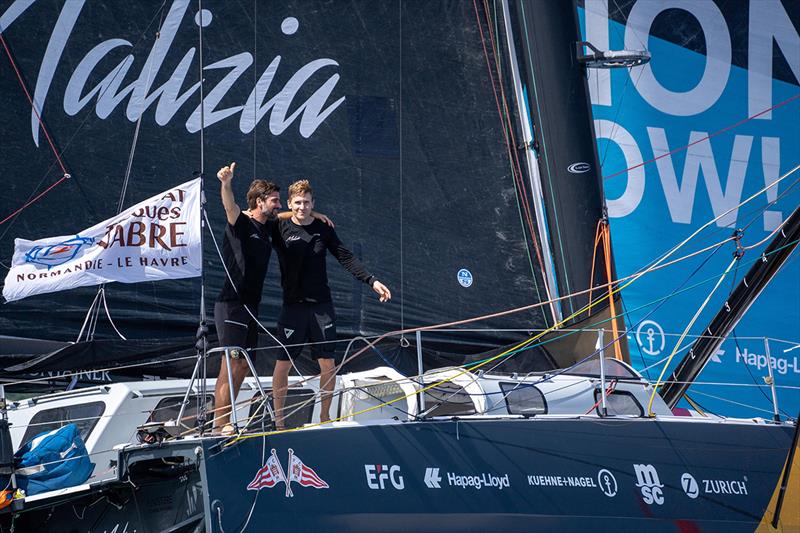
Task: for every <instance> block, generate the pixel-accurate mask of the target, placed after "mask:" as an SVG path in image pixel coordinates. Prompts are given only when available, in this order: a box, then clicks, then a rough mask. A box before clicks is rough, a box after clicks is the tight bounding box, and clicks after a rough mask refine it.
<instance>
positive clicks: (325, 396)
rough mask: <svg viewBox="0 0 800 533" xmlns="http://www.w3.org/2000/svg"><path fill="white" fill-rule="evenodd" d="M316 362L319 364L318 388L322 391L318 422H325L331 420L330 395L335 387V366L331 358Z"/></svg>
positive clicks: (331, 395) (331, 396)
mask: <svg viewBox="0 0 800 533" xmlns="http://www.w3.org/2000/svg"><path fill="white" fill-rule="evenodd" d="M317 362H318V363H319V387H320V389H322V390H321V393H322V401H321V402H320V412H319V421H320V422H327V421H328V420H330V419H331V400H332V399H333V394H332V393H333V389H334V386H335V385H336V365H335V364H334V361H333V359H332V358H324V359H322V358H321V359H317Z"/></svg>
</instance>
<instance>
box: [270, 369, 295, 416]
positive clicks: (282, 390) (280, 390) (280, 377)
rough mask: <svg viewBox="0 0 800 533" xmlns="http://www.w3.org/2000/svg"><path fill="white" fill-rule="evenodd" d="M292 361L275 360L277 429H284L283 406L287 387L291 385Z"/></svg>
mask: <svg viewBox="0 0 800 533" xmlns="http://www.w3.org/2000/svg"><path fill="white" fill-rule="evenodd" d="M291 368H292V362H291V361H280V360H278V361H275V371H274V372H272V397H273V398H274V400H275V402H274V407H275V429H284V428H285V427H286V424H285V422H284V420H283V406H284V403H285V399H286V389H287V388H288V387H289V370H291Z"/></svg>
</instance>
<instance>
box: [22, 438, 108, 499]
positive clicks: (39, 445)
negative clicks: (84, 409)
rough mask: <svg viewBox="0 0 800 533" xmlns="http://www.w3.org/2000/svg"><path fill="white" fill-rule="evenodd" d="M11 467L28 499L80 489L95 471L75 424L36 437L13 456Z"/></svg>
mask: <svg viewBox="0 0 800 533" xmlns="http://www.w3.org/2000/svg"><path fill="white" fill-rule="evenodd" d="M14 465H15V466H16V469H17V485H18V486H19V487H20V488H21V489H23V490H24V491H25V493H26V495H28V496H33V495H35V494H41V493H42V492H47V491H51V490H56V489H63V488H66V487H74V486H75V485H80V484H81V483H84V482H85V481H86V480H87V479H89V476H91V475H92V471H93V470H94V463H92V462H91V461H90V460H89V453H88V452H87V451H86V445H85V444H84V443H83V439H81V435H80V433H79V432H78V426H76V425H75V424H67V425H66V426H62V427H60V428H58V429H54V430H53V431H47V432H45V433H40V434H38V435H36V436H35V437H34V438H32V439H31V440H30V441H28V442H26V443H25V444H24V445H23V446H22V448H20V449H19V450H17V453H15V454H14Z"/></svg>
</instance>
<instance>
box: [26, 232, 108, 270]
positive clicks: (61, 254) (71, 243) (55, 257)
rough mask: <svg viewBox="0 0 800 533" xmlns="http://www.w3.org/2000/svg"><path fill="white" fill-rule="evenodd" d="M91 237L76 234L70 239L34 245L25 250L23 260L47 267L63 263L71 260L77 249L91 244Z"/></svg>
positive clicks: (92, 241)
mask: <svg viewBox="0 0 800 533" xmlns="http://www.w3.org/2000/svg"><path fill="white" fill-rule="evenodd" d="M93 243H94V239H93V238H92V237H81V236H80V235H76V236H75V237H74V238H72V239H68V240H66V241H63V242H60V243H58V244H51V245H49V246H34V247H33V248H31V249H30V250H28V251H27V252H25V262H27V263H34V264H37V265H44V266H46V267H47V268H48V269H49V268H51V267H54V266H58V265H63V264H64V263H66V262H67V261H71V260H72V259H74V258H75V256H76V255H78V250H80V249H81V248H82V247H83V246H86V245H89V244H93Z"/></svg>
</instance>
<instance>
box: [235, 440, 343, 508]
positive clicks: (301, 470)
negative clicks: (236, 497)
mask: <svg viewBox="0 0 800 533" xmlns="http://www.w3.org/2000/svg"><path fill="white" fill-rule="evenodd" d="M292 481H294V482H296V483H298V484H299V485H300V486H301V487H313V488H315V489H327V488H329V487H328V484H327V483H326V482H325V481H324V480H323V479H322V478H321V477H319V475H317V473H316V472H314V469H312V468H311V467H310V466H307V465H306V464H305V463H304V462H303V461H302V460H300V458H299V457H298V456H296V455H295V454H294V450H292V449H291V448H289V462H288V464H287V465H286V471H284V470H283V466H281V463H280V461H278V454H277V453H275V448H272V454H271V455H270V457H269V459H267V462H266V463H264V466H262V467H261V469H260V470H259V471H258V472H257V473H256V477H254V478H253V481H251V482H250V484H249V485H247V490H261V489H271V488H273V487H274V486H276V485H277V484H278V483H281V482H283V483H284V484H285V485H286V497H287V498H293V497H294V493H293V492H292V486H291V485H292Z"/></svg>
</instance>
